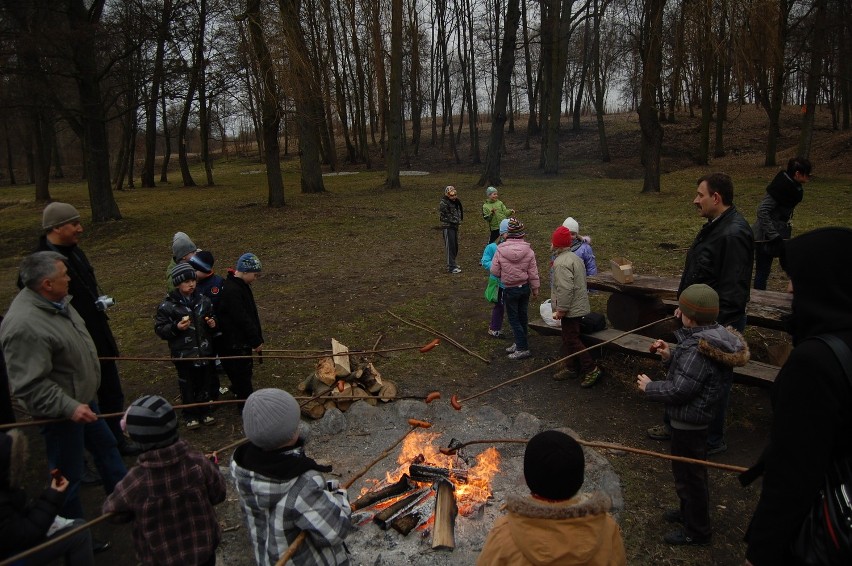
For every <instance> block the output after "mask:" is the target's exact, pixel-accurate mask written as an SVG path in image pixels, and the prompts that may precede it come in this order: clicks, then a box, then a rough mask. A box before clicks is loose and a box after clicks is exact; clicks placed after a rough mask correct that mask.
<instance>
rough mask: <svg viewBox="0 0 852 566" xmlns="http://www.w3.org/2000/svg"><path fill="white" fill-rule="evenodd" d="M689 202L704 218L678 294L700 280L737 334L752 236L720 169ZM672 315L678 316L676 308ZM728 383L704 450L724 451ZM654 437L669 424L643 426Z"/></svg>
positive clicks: (662, 436)
mask: <svg viewBox="0 0 852 566" xmlns="http://www.w3.org/2000/svg"><path fill="white" fill-rule="evenodd" d="M692 203H693V204H694V205H695V206H696V208H697V209H698V214H700V215H701V216H702V217H704V218H706V219H707V222H706V223H705V224H704V226H702V227H701V230H700V231H699V232H698V235H697V236H696V237H695V241H693V242H692V246H691V247H690V248H689V251H688V252H687V253H686V265H684V268H683V275H682V276H681V278H680V286H679V287H678V290H677V294H678V297H680V294H681V293H682V292H683V291H684V289H686V288H687V287H689V286H690V285H694V284H696V283H704V284H706V285H709V286H710V287H712V288H713V290H714V291H716V293H718V295H719V316H718V318H717V321H718V322H719V324H721V325H722V326H731V327H733V328H734V330H736V331H738V332H742V331H743V330H744V329H745V324H746V304H747V303H748V299H749V294H750V290H751V273H752V266H753V265H754V235H753V234H752V231H751V227H750V226H749V225H748V222H747V221H746V219H745V218H743V216H742V214H740V213H739V211H738V210H737V207H736V206H734V182H733V181H732V180H731V178H730V177H729V176H728V175H726V174H724V173H710V174H709V175H705V176H703V177H701V178H700V179H698V188H697V189H696V194H695V198H694V199H693V201H692ZM675 314H676V316H680V313H679V312H678V311H675ZM731 385H732V382H731V381H730V380H729V381H728V382H727V383H724V384H723V388H722V398H721V400H720V402H719V410H718V412H717V414H716V416H715V417H714V418H713V420H712V421H711V422H710V426H709V428H708V431H707V445H708V447H707V454H708V455H712V454H718V453H719V452H724V451H725V450H727V449H728V446H727V444H725V414H726V413H727V412H728V398H729V397H730V394H731ZM648 436H650V437H651V438H653V439H655V440H668V439H669V438H671V432H670V429H669V427H668V424H663V425H658V426H655V427H652V428H650V429H649V430H648Z"/></svg>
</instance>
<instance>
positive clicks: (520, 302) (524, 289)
mask: <svg viewBox="0 0 852 566" xmlns="http://www.w3.org/2000/svg"><path fill="white" fill-rule="evenodd" d="M503 294H504V296H505V297H506V316H507V318H508V319H509V326H511V327H512V334H513V335H514V337H515V345H516V346H517V348H518V351H524V350H529V349H530V348H529V343H528V342H527V307H528V306H529V302H530V285H529V283H524V284H523V285H521V286H520V287H506V288H505V289H503Z"/></svg>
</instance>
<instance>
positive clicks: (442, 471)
mask: <svg viewBox="0 0 852 566" xmlns="http://www.w3.org/2000/svg"><path fill="white" fill-rule="evenodd" d="M408 475H410V476H411V479H412V480H414V481H429V482H431V481H435V480H436V479H445V480H452V481H453V482H455V483H467V472H466V471H464V470H451V469H449V468H439V467H437V466H428V465H426V464H419V463H413V464H411V465H410V466H408Z"/></svg>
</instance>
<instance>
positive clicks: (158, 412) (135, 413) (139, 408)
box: [124, 395, 178, 450]
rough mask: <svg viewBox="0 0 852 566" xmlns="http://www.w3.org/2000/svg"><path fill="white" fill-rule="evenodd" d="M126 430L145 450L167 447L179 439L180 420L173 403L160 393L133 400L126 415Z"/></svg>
mask: <svg viewBox="0 0 852 566" xmlns="http://www.w3.org/2000/svg"><path fill="white" fill-rule="evenodd" d="M124 424H125V430H126V431H127V434H128V435H130V438H131V439H133V440H135V441H136V442H137V443H139V445H140V446H142V449H143V450H154V449H155V448H165V447H166V446H170V445H172V444H174V442H175V441H176V440H177V439H178V432H177V427H178V422H177V415H176V414H175V410H174V409H173V408H172V406H171V404H170V403H169V402H168V401H166V400H165V399H163V398H162V397H160V396H159V395H145V396H144V397H140V398H139V399H137V400H136V401H134V402H133V404H132V405H130V407H128V409H127V414H125V416H124Z"/></svg>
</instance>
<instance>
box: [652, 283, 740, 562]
mask: <svg viewBox="0 0 852 566" xmlns="http://www.w3.org/2000/svg"><path fill="white" fill-rule="evenodd" d="M678 305H679V307H678V310H677V311H675V315H677V316H680V318H681V321H682V322H683V328H681V329H679V330H676V331H675V338H676V339H677V342H678V344H677V346H676V347H675V348H673V349H672V348H670V347H669V344H668V343H667V342H665V341H664V340H655V341H654V342H653V343H652V344H651V351H652V352H656V353H657V354H658V355H659V356H660V358H661V359H662V361H663V366H664V367H666V368H668V373H667V374H666V379H665V380H663V381H651V378H650V377H648V376H647V375H645V374H644V373H643V374H639V376H637V380H636V384H637V385H638V387H639V389H641V390H642V391H644V392H645V396H646V397H647V398H648V399H649V400H651V401H659V402H662V403H665V404H666V415H667V416H668V418H669V420H670V424H671V431H672V432H671V435H672V438H671V443H672V445H671V451H672V455H673V456H685V457H687V458H694V459H698V460H706V459H707V427H708V425H709V424H710V421H711V420H712V418H713V416H714V415H715V414H716V411H718V404H719V402H720V400H721V398H722V388H723V386H724V385H725V384H726V383H730V381H732V380H733V377H734V370H733V368H734V367H735V366H743V365H745V364H746V363H747V362H748V359H749V350H748V345H747V344H746V341H745V339H744V338H743V337H742V335H741V334H739V333H738V332H736V331H735V330H733V329H732V328H730V327H729V328H723V327H722V326H721V325H720V324H718V323H717V322H716V318H717V317H718V315H719V295H718V294H717V293H716V291H714V290H713V289H712V288H711V287H710V286H708V285H704V284H703V283H702V284H696V285H690V286H689V287H687V288H686V289H684V290H683V292H682V293H681V294H680V297H679V298H678ZM672 472H673V474H674V478H675V487H676V490H677V496H678V499H680V507H679V508H678V509H672V510H669V511H666V512H665V514H664V515H663V518H664V519H665V520H666V521H667V522H670V523H679V524H680V525H681V528H679V529H677V530H675V531H672V532H670V533H668V534H666V535H665V536H664V537H663V540H664V541H665V542H666V543H668V544H672V545H705V544H709V543H710V538H711V534H712V529H711V526H710V487H709V484H708V480H707V468H705V467H704V466H700V465H696V464H685V463H682V462H672Z"/></svg>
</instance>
